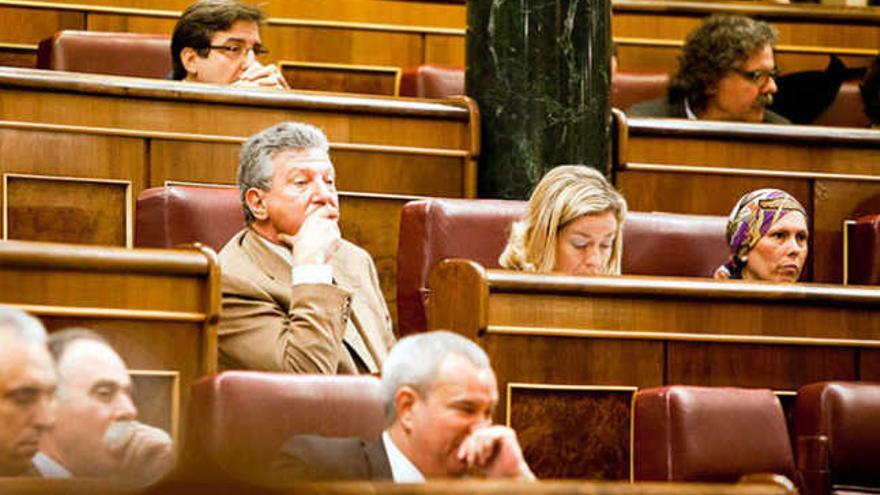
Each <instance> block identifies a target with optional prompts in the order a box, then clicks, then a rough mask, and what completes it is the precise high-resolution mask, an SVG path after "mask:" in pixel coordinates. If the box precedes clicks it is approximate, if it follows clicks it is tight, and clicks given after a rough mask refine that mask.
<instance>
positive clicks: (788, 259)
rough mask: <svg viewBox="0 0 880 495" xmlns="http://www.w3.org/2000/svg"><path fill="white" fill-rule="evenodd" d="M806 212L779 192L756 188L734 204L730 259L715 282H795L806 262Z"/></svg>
mask: <svg viewBox="0 0 880 495" xmlns="http://www.w3.org/2000/svg"><path fill="white" fill-rule="evenodd" d="M808 237H809V231H808V229H807V212H806V210H805V209H804V207H803V206H802V205H801V204H800V203H799V202H798V200H797V199H795V198H794V196H792V195H790V194H788V193H787V192H785V191H782V190H780V189H758V190H757V191H752V192H750V193H748V194H746V195H745V196H743V197H742V198H740V200H739V201H738V202H737V203H736V206H734V207H733V211H731V212H730V217H729V218H728V220H727V243H728V245H729V246H730V257H729V258H728V260H727V262H725V263H724V264H723V265H721V266H720V267H718V269H717V270H715V278H717V279H726V278H732V279H743V280H767V281H772V282H796V281H797V279H798V278H799V277H800V275H801V271H802V270H803V268H804V262H805V261H806V259H807V238H808Z"/></svg>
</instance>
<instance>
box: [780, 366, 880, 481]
mask: <svg viewBox="0 0 880 495" xmlns="http://www.w3.org/2000/svg"><path fill="white" fill-rule="evenodd" d="M794 417H795V419H794V425H795V426H794V429H795V438H798V439H800V438H806V437H816V436H825V437H827V444H826V445H825V447H826V448H827V452H826V453H825V455H822V454H820V456H821V458H824V459H827V460H828V463H827V465H825V466H821V467H822V468H823V469H826V470H829V471H830V473H829V474H830V478H831V479H830V481H831V486H830V488H831V491H832V492H836V491H838V490H844V491H851V492H854V493H857V492H859V491H866V492H871V493H877V492H878V491H880V468H878V466H880V448H878V446H880V383H869V382H820V383H812V384H810V385H806V386H803V387H801V388H800V390H798V394H797V399H796V401H795V411H794ZM813 445H816V444H813ZM798 446H799V447H800V448H803V446H806V444H803V443H801V442H800V441H799V442H798ZM815 454H817V453H815V452H814V453H809V452H799V453H798V457H799V458H801V459H803V458H809V457H811V456H815ZM813 458H816V457H813ZM801 467H802V468H803V467H804V466H801ZM810 495H823V494H820V493H816V494H810Z"/></svg>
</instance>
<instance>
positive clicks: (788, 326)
mask: <svg viewBox="0 0 880 495" xmlns="http://www.w3.org/2000/svg"><path fill="white" fill-rule="evenodd" d="M430 287H431V297H430V298H429V322H428V328H429V329H440V328H445V329H451V330H453V331H455V332H458V333H460V334H462V335H465V336H467V337H469V338H472V339H474V340H476V341H477V342H479V343H480V345H481V346H482V347H483V348H484V349H485V350H486V351H487V352H488V353H489V357H490V359H491V361H492V363H493V366H494V368H495V370H496V373H497V375H498V379H499V384H500V388H501V390H502V400H501V404H502V405H503V407H502V408H501V410H499V411H498V412H497V417H498V418H505V417H506V418H507V420H508V422H510V423H511V424H513V425H519V426H521V427H523V428H526V429H527V431H528V436H527V437H526V439H524V440H523V443H524V445H523V446H524V448H525V450H526V455H527V458H530V462H531V461H532V460H535V462H542V463H544V465H547V466H560V465H562V466H566V465H568V466H575V467H577V466H578V462H579V459H581V458H593V459H595V461H594V464H593V465H592V466H590V465H588V466H585V467H584V468H583V470H582V471H579V472H577V471H576V472H577V474H578V475H588V476H595V475H597V474H601V475H604V476H608V473H611V474H612V475H613V474H617V475H618V476H625V475H626V474H627V473H628V472H629V466H628V462H627V460H628V452H629V450H628V449H629V445H628V443H627V442H629V437H628V435H627V432H628V431H629V423H628V421H629V416H628V414H629V403H628V399H629V398H631V395H632V393H633V391H634V390H637V389H639V388H646V387H654V386H660V385H664V384H673V383H675V384H691V385H718V386H746V387H765V388H770V389H773V390H777V391H786V390H788V391H791V390H796V389H797V388H798V387H799V386H801V385H804V384H806V383H810V382H813V381H819V380H826V379H850V380H858V379H864V380H872V379H873V380H876V379H878V378H880V376H877V374H876V372H875V371H871V370H876V369H877V363H876V359H877V357H878V356H877V354H876V351H877V350H878V349H880V325H878V323H877V322H878V321H880V314H878V311H880V310H878V308H880V304H878V303H880V290H877V289H874V288H869V287H842V286H835V285H820V284H815V285H814V284H788V285H773V284H748V283H743V282H715V281H711V280H704V279H680V278H662V277H635V276H624V277H571V276H564V275H538V274H529V273H521V272H512V271H503V270H485V269H483V267H481V266H479V265H477V264H476V263H473V262H468V261H460V260H459V261H455V260H447V261H445V262H442V263H440V264H439V265H438V266H437V267H436V268H435V269H434V271H433V272H432V275H431V279H430ZM868 363H870V364H868ZM511 384H517V385H516V386H514V385H511ZM523 384H527V385H528V384H530V385H531V386H530V387H528V388H527V389H524V387H523ZM559 386H571V387H574V388H568V389H564V388H563V389H562V390H560V388H559ZM608 386H611V387H612V389H610V390H609V389H608V388H607V387H608ZM511 387H513V388H511ZM627 390H630V391H629V392H628V391H627ZM508 404H511V406H510V410H505V408H506V407H507V405H508ZM542 404H543V405H542ZM573 404H574V405H577V407H572V405H573ZM612 406H613V408H612ZM609 408H611V409H610V411H617V412H616V413H613V412H608V411H609ZM579 410H586V411H589V412H590V414H598V412H599V411H605V412H604V413H603V414H605V415H606V416H605V420H604V422H600V423H597V424H592V423H589V422H590V421H591V419H590V414H587V415H586V416H584V417H581V416H578V414H580V413H579V412H578V411H579ZM572 414H573V415H575V418H574V419H566V417H567V415H572ZM571 421H574V422H578V421H584V422H586V423H587V424H591V425H592V426H591V428H584V430H588V431H589V433H584V434H580V433H577V432H576V431H575V432H573V431H572V428H569V429H568V431H562V430H558V429H559V428H564V426H560V425H569V424H571ZM521 435H522V434H521ZM553 442H564V445H563V446H559V445H552V443H553ZM571 449H573V450H571ZM602 452H605V454H604V457H603V455H602ZM603 458H605V459H609V458H610V459H612V460H614V459H616V461H617V465H614V466H609V465H607V464H609V462H608V461H607V460H606V461H604V462H605V464H604V465H603V464H602V462H603V461H602V459H603ZM597 471H598V473H597Z"/></svg>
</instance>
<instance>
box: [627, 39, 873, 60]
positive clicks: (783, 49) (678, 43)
mask: <svg viewBox="0 0 880 495" xmlns="http://www.w3.org/2000/svg"><path fill="white" fill-rule="evenodd" d="M614 41H615V43H617V44H618V45H620V46H639V47H646V48H681V47H682V46H683V45H684V41H683V40H669V39H658V38H631V37H618V36H615V37H614ZM773 51H774V52H775V53H777V54H783V53H800V54H816V55H829V54H835V55H850V56H864V57H874V56H876V55H877V50H876V49H870V48H849V47H840V46H834V47H828V46H803V45H776V46H775V47H773Z"/></svg>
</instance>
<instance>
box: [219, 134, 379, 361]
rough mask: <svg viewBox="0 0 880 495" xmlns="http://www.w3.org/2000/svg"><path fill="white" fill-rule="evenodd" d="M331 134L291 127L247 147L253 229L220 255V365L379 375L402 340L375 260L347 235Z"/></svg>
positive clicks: (242, 177) (245, 200) (246, 189)
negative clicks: (344, 236)
mask: <svg viewBox="0 0 880 495" xmlns="http://www.w3.org/2000/svg"><path fill="white" fill-rule="evenodd" d="M328 151H329V145H328V143H327V138H326V136H324V133H323V132H321V131H320V130H319V129H317V128H315V127H312V126H310V125H307V124H300V123H293V122H285V123H282V124H278V125H276V126H274V127H270V128H269V129H266V130H264V131H262V132H260V133H258V134H256V135H254V136H252V137H251V138H250V139H248V141H247V142H246V143H245V144H244V146H243V147H242V150H241V155H240V160H239V167H238V186H239V190H240V192H241V202H242V208H243V210H244V216H245V221H246V223H247V227H246V228H244V229H243V230H241V231H240V232H238V233H237V234H236V235H235V236H233V237H232V239H231V240H230V241H229V242H228V243H227V244H226V246H225V247H224V248H223V250H222V251H221V252H220V265H221V268H222V274H223V276H222V283H221V285H222V298H223V308H222V311H221V315H220V331H219V333H220V343H219V344H220V352H219V358H220V367H221V368H222V369H242V368H244V369H255V370H266V371H290V372H296V373H324V374H334V373H377V372H378V371H379V369H380V367H381V365H382V362H383V361H384V360H385V356H386V355H387V353H388V349H389V348H390V347H391V345H392V344H393V343H394V334H393V331H392V328H391V317H390V316H389V313H388V307H387V306H386V305H385V300H384V299H383V297H382V291H381V289H380V287H379V277H378V274H377V273H376V267H375V265H374V264H373V260H372V258H370V255H369V254H368V253H367V252H366V251H364V250H363V249H361V248H359V247H357V246H355V245H354V244H352V243H350V242H348V241H345V240H343V239H342V238H341V235H340V232H339V225H338V222H339V197H338V195H337V192H336V172H335V170H334V169H333V163H332V162H331V161H330V157H329V155H328Z"/></svg>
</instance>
